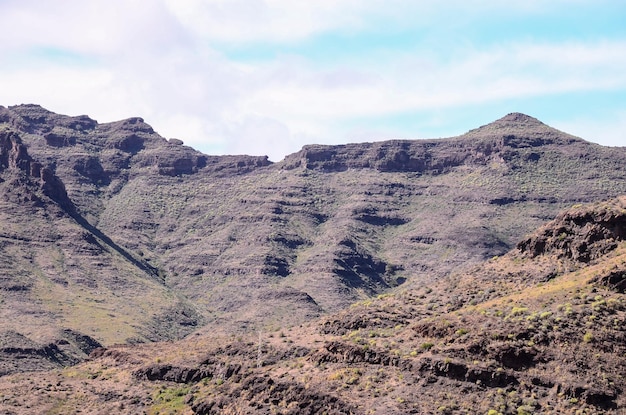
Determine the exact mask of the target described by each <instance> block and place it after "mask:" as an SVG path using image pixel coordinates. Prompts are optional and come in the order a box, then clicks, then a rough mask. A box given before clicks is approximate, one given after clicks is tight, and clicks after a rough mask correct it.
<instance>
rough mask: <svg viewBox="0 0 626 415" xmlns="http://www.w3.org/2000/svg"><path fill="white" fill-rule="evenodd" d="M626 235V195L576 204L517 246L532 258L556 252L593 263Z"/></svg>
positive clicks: (564, 256) (559, 255) (563, 256)
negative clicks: (579, 205)
mask: <svg viewBox="0 0 626 415" xmlns="http://www.w3.org/2000/svg"><path fill="white" fill-rule="evenodd" d="M625 238H626V197H620V198H618V199H615V200H612V201H610V202H605V203H601V204H597V205H595V206H592V207H582V206H581V207H574V208H572V209H570V210H568V211H566V212H564V213H562V214H560V215H559V216H557V218H556V219H555V220H553V221H552V222H550V223H548V224H547V225H545V226H544V227H542V228H541V229H539V230H538V231H537V232H536V233H535V234H533V235H532V236H531V237H530V238H528V239H525V240H523V241H521V242H520V243H519V244H518V245H517V248H518V249H519V250H520V251H521V252H522V253H526V254H527V255H529V256H531V257H536V256H538V255H550V254H554V255H556V256H557V257H560V258H568V259H572V260H574V261H578V262H589V261H590V260H593V259H596V258H599V257H600V256H602V255H604V254H606V253H607V252H609V251H611V250H613V249H615V248H616V247H617V244H618V242H619V241H623V240H624V239H625Z"/></svg>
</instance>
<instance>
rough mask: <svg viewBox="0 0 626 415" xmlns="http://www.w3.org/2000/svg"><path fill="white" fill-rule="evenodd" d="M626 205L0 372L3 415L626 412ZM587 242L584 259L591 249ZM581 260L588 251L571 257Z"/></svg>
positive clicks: (586, 211)
mask: <svg viewBox="0 0 626 415" xmlns="http://www.w3.org/2000/svg"><path fill="white" fill-rule="evenodd" d="M625 229H626V198H625V197H622V198H619V199H615V200H611V201H608V202H603V203H596V204H591V205H581V206H576V207H573V208H570V209H569V210H567V211H565V212H563V213H562V214H560V215H559V216H558V217H557V218H556V219H555V220H554V221H552V222H550V223H548V224H546V225H544V226H542V227H541V228H540V229H538V230H537V231H535V232H534V233H532V234H530V235H528V236H527V237H525V238H524V239H523V240H522V241H521V242H520V243H519V244H518V245H517V247H515V248H514V249H512V250H511V251H510V252H509V253H507V254H506V255H503V256H500V257H498V258H492V259H489V260H487V261H485V262H484V263H483V264H481V265H478V266H475V267H474V268H472V269H471V270H469V271H463V272H458V273H453V274H451V275H450V276H449V278H443V279H440V280H438V281H436V282H433V283H432V284H429V286H427V287H422V288H414V289H407V290H397V291H396V292H395V293H393V294H383V295H380V296H378V297H377V298H374V299H369V300H365V301H361V302H358V303H355V304H353V305H352V306H351V307H350V308H349V309H346V310H343V311H341V312H339V313H337V314H334V315H330V316H326V317H324V318H322V319H320V320H318V321H314V322H311V323H307V324H304V325H300V326H295V327H291V328H287V329H284V330H275V331H260V332H258V333H256V334H255V335H253V336H252V335H248V336H238V335H228V336H216V335H215V334H214V333H213V332H212V331H209V330H199V331H198V332H196V333H195V334H193V335H191V336H189V337H187V338H185V339H183V340H180V341H178V342H168V343H151V344H142V345H133V346H130V345H119V346H113V347H108V348H98V349H95V350H94V351H93V352H92V353H91V356H90V359H89V360H88V361H87V362H84V363H81V364H78V365H75V366H72V367H68V368H65V369H57V370H52V371H47V372H38V373H25V374H15V375H8V376H5V377H2V378H0V396H1V397H2V398H1V399H2V400H1V401H0V407H1V408H3V409H4V410H5V413H14V414H28V413H33V410H34V409H35V408H36V409H37V411H39V413H54V414H66V413H67V414H69V413H77V412H79V411H81V412H83V413H94V414H107V413H133V414H134V413H148V414H174V413H177V414H178V413H180V414H241V413H250V414H270V413H280V414H318V413H329V414H406V413H417V414H422V413H434V414H477V413H479V414H490V415H496V414H533V413H537V414H538V413H555V414H557V413H558V414H601V413H622V412H623V411H624V409H625V408H626V398H625V395H624V388H625V387H626V379H625V378H624V373H626V342H625V340H626V297H625V296H624V295H625V294H624V292H625V288H626V286H625V284H624V283H625V281H626V241H624V238H623V237H624V232H625ZM582 246H585V248H584V249H582V250H581V247H582ZM583 251H584V252H585V253H586V254H585V255H577V254H574V255H572V253H574V252H578V253H581V252H583Z"/></svg>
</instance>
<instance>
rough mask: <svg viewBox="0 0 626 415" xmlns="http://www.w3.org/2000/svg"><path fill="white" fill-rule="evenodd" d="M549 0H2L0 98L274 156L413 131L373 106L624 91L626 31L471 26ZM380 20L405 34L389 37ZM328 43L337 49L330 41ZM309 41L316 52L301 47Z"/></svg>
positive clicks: (420, 109) (460, 106)
mask: <svg viewBox="0 0 626 415" xmlns="http://www.w3.org/2000/svg"><path fill="white" fill-rule="evenodd" d="M544 3H545V2H540V1H531V2H514V3H506V5H502V3H501V2H496V1H494V0H490V1H487V0H483V1H480V0H476V1H467V0H466V1H457V0H453V1H452V2H451V3H449V4H450V5H451V6H450V7H451V8H452V12H450V7H446V8H442V7H441V6H440V3H439V2H436V1H434V0H433V1H424V2H414V1H408V0H387V1H385V2H383V1H382V0H370V1H365V2H363V1H356V0H332V1H331V0H318V1H315V2H309V1H294V0H264V1H262V0H245V1H244V0H229V1H225V0H206V1H200V0H176V1H174V0H163V1H153V2H143V1H139V0H128V1H121V0H113V1H106V2H105V1H102V0H94V1H90V2H84V1H77V0H64V1H62V2H61V3H59V2H43V3H41V2H38V1H34V0H20V1H11V0H5V1H3V2H0V25H2V27H3V31H2V33H1V34H0V56H2V58H0V59H2V62H1V65H0V90H1V91H2V92H3V99H4V100H6V101H5V102H2V103H0V104H2V105H12V104H16V103H22V102H35V103H40V104H42V105H44V106H46V107H48V108H49V109H51V110H53V111H56V112H61V113H67V114H82V113H87V114H89V115H91V116H93V117H94V118H96V119H98V120H99V121H101V122H103V121H114V120H117V119H121V118H126V117H130V116H142V117H144V118H145V119H146V121H147V122H149V123H151V124H152V125H153V126H154V127H155V129H156V130H157V131H158V132H159V133H161V134H162V135H164V136H166V137H177V138H181V139H183V140H184V141H185V142H186V143H187V144H190V145H193V146H194V147H196V148H199V149H201V150H203V151H207V152H211V153H218V154H220V153H251V154H264V153H269V154H268V155H269V156H270V158H271V159H273V160H279V159H281V158H282V157H283V156H284V155H285V154H287V153H289V152H293V151H297V150H298V149H299V148H300V147H301V146H302V145H304V144H308V143H311V142H318V143H338V142H345V141H347V140H349V139H351V137H357V136H358V137H361V136H362V135H363V132H367V131H378V132H379V133H380V134H381V135H382V134H383V133H384V131H391V133H393V134H394V135H405V136H416V135H418V133H419V131H417V132H416V131H415V130H409V127H410V128H415V124H413V123H408V124H402V123H399V124H396V125H395V126H391V127H390V128H389V129H383V130H380V128H379V127H378V126H376V125H373V124H370V123H369V122H370V120H371V119H378V120H381V119H383V120H384V119H385V117H387V119H388V120H397V119H400V118H403V117H404V118H405V119H406V118H410V116H411V114H415V116H416V117H417V115H419V114H422V116H423V114H437V117H439V119H445V116H443V115H442V114H443V112H444V111H464V110H466V109H467V108H470V107H471V108H475V107H478V106H481V105H491V106H493V105H494V103H499V102H507V101H510V100H519V99H542V98H543V97H547V96H555V95H565V94H569V93H577V92H581V91H624V90H625V89H626V72H624V71H623V68H624V67H626V41H624V40H622V39H619V38H617V39H616V40H611V39H609V38H604V37H594V38H580V39H576V38H571V39H569V38H568V39H566V40H559V39H552V38H549V39H548V38H545V39H544V38H542V39H539V40H538V39H536V38H533V37H529V36H523V37H516V36H517V33H513V34H511V35H510V36H508V37H506V38H502V39H498V38H496V40H492V41H490V42H488V43H485V44H483V43H480V41H479V39H478V38H472V37H471V33H472V29H474V28H476V27H481V28H482V27H483V26H488V24H489V23H490V21H489V19H490V18H493V16H496V17H495V18H496V19H498V18H501V17H502V16H505V15H506V16H511V15H514V14H516V13H518V14H521V15H528V16H535V15H539V14H544V15H545V14H549V13H550V10H551V8H554V7H556V6H550V7H548V6H544ZM557 3H558V2H557ZM59 4H62V6H59ZM569 4H570V5H571V4H574V3H571V2H570V3H569ZM575 4H576V5H582V6H584V7H591V6H592V5H593V4H596V3H593V4H592V3H591V2H588V1H582V0H581V1H578V2H576V3H575ZM551 5H553V3H551ZM582 6H581V7H582ZM559 7H563V4H560V5H559ZM486 10H489V11H490V12H489V13H486ZM490 16H491V17H490ZM555 25H556V23H555ZM557 26H558V25H557ZM387 31H389V32H397V33H400V34H401V35H403V36H404V35H406V37H407V38H408V39H409V40H408V41H407V40H406V39H403V38H401V39H400V41H401V42H400V43H394V42H397V41H398V36H395V35H394V36H390V37H385V36H386V33H385V32H387ZM449 32H450V33H449ZM451 33H452V34H451ZM466 33H467V35H466ZM460 35H462V36H467V40H463V41H462V42H458V39H459V37H458V36H460ZM513 35H515V36H513ZM401 37H402V36H401ZM425 39H426V40H425ZM461 39H465V38H464V37H461ZM372 40H376V41H378V43H377V46H376V47H371V46H370V44H369V42H371V41H372ZM337 42H339V43H340V42H346V43H345V44H338V45H335V44H336V43H337ZM374 43H376V42H374ZM233 45H234V46H233ZM277 45H287V48H286V49H284V51H282V52H278V53H274V54H269V55H268V56H267V57H264V58H263V59H245V58H242V57H237V56H233V55H232V54H231V51H232V48H233V47H234V48H241V47H243V48H247V49H249V50H254V48H256V47H259V48H269V49H270V50H274V49H273V48H278V49H275V50H278V51H281V50H282V49H280V47H278V46H277ZM303 45H306V47H303ZM333 45H335V46H336V47H337V50H338V53H335V54H324V53H323V52H324V48H325V47H327V46H333ZM333 47H334V46H333ZM307 48H309V49H307ZM315 48H318V49H321V50H322V53H321V54H319V53H318V54H316V55H307V51H310V50H313V49H315ZM399 115H402V117H399ZM498 115H501V114H498ZM391 123H392V122H391V121H389V123H388V124H389V125H391ZM382 124H385V123H384V122H382ZM359 131H360V132H361V133H360V135H357V133H358V132H359ZM371 138H375V137H371ZM371 138H370V139H371ZM380 138H385V137H382V136H381V137H380Z"/></svg>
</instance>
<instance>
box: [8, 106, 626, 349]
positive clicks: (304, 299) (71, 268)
mask: <svg viewBox="0 0 626 415" xmlns="http://www.w3.org/2000/svg"><path fill="white" fill-rule="evenodd" d="M0 129H1V130H2V134H5V135H6V134H9V135H10V134H15V135H16V137H19V140H20V141H21V142H22V143H23V147H24V150H19V151H25V152H26V153H27V154H28V157H30V158H31V159H32V160H33V163H39V164H40V165H41V171H44V170H45V171H49V172H50V174H52V176H51V177H56V178H58V181H59V183H58V184H62V185H63V188H64V189H65V192H66V195H67V198H68V200H69V202H71V206H73V208H71V209H70V208H69V207H68V206H70V205H69V204H67V206H65V207H64V206H63V205H62V204H58V203H56V202H55V203H52V202H50V201H49V200H48V199H45V203H44V205H45V208H46V209H51V210H52V211H55V212H58V211H59V209H60V210H62V211H64V212H65V214H66V215H65V216H63V215H61V216H62V218H61V220H59V221H58V223H55V222H54V221H53V220H52V219H50V218H51V217H55V215H57V213H55V214H50V213H46V214H45V215H44V214H42V216H41V217H39V216H34V217H35V218H37V221H39V222H36V224H37V227H38V232H39V233H41V234H46V232H48V233H50V234H54V235H57V234H60V235H64V233H65V232H67V235H71V236H69V237H62V238H61V239H60V241H61V242H59V240H55V239H50V240H47V241H43V242H42V243H41V246H37V247H35V248H31V247H30V246H29V245H27V244H26V243H25V244H24V245H19V246H20V247H23V248H24V250H25V252H27V251H29V250H34V252H35V254H34V257H35V258H37V260H36V261H33V260H32V259H31V258H30V257H29V256H28V255H22V254H17V253H15V252H16V250H17V249H18V248H17V246H18V245H12V247H11V248H10V250H9V248H7V247H4V248H3V250H2V251H0V253H2V255H3V267H4V268H5V269H6V273H7V278H8V279H9V280H12V279H14V280H16V281H20V278H25V275H26V274H28V275H29V276H30V277H28V278H29V279H28V284H31V285H29V286H33V287H36V289H33V290H30V291H29V290H25V291H23V292H21V294H19V295H20V296H21V297H19V298H20V299H19V304H21V305H22V306H23V305H24V304H26V303H28V302H29V301H30V302H32V303H34V304H38V305H37V310H39V311H38V312H41V313H43V314H44V315H46V316H47V318H49V320H45V324H47V325H48V326H49V327H50V330H48V334H47V336H48V338H46V339H43V338H42V339H41V341H42V342H47V341H49V340H50V339H52V340H53V341H54V337H55V336H57V337H56V339H57V340H61V338H60V337H59V335H58V334H54V333H60V332H63V330H66V329H68V330H73V331H74V332H77V333H81V334H82V335H87V336H89V337H90V338H93V339H94V341H97V342H99V343H101V344H103V345H105V346H108V345H111V344H113V343H120V342H121V343H137V342H148V341H155V340H165V339H178V338H181V337H184V336H185V335H188V334H189V333H192V332H194V331H197V330H198V329H200V328H201V327H203V326H206V328H207V330H215V331H216V332H224V333H225V334H229V333H238V334H241V333H249V332H256V331H257V330H270V329H271V328H276V327H291V326H294V325H299V324H301V323H303V322H306V321H309V320H311V319H315V318H318V317H320V316H322V315H324V314H326V313H331V312H337V311H339V310H342V309H344V308H346V307H348V306H349V305H350V304H353V303H354V302H357V301H361V300H366V299H368V298H371V297H375V296H377V295H384V294H385V293H387V292H389V291H390V290H394V289H397V287H405V288H411V287H413V288H419V287H423V286H427V285H429V284H431V283H434V282H436V281H438V280H439V279H441V278H444V277H445V276H447V275H449V274H450V273H451V272H456V271H459V270H461V269H465V268H467V267H471V266H474V265H476V264H478V263H480V262H482V261H484V260H485V259H488V258H491V257H493V256H495V255H503V254H504V253H506V252H507V251H508V250H509V249H511V248H513V247H514V246H515V244H516V243H518V242H519V238H520V237H521V236H522V235H523V234H525V233H527V232H529V231H530V230H532V229H534V228H536V227H538V226H539V225H540V224H542V223H543V222H545V221H546V220H547V219H549V218H552V217H553V216H554V215H555V214H556V213H557V212H558V211H559V210H560V209H563V208H566V207H568V206H571V205H572V204H574V203H580V202H590V201H594V200H600V199H607V198H610V197H615V196H618V195H620V194H626V180H625V178H626V171H625V169H624V166H625V165H626V149H624V148H617V149H607V148H605V147H602V146H599V145H597V144H592V143H588V142H586V141H584V140H582V139H578V138H575V137H572V136H570V135H568V134H566V133H562V132H559V131H558V130H554V129H552V128H550V127H548V126H546V125H545V124H543V123H541V122H539V121H537V120H535V119H533V118H532V117H528V116H522V115H520V114H510V115H507V116H505V117H503V118H501V119H500V120H498V121H496V122H494V123H491V124H488V125H487V126H483V127H480V128H478V129H476V130H472V131H470V132H468V133H467V134H465V135H462V136H459V137H453V138H450V139H437V140H415V141H398V140H392V141H387V142H375V143H362V144H346V145H342V146H308V147H306V146H305V148H303V150H301V151H300V152H297V153H294V154H292V155H290V156H287V157H286V158H285V159H284V160H283V161H281V162H278V163H271V162H269V161H268V160H267V157H258V156H210V155H204V154H202V153H200V152H198V151H196V150H194V149H192V148H190V147H187V146H185V145H183V144H182V143H181V142H180V140H175V139H170V140H166V139H165V138H163V137H161V136H159V135H158V134H157V133H156V132H154V130H153V129H152V127H150V126H149V125H148V124H146V123H145V122H144V120H143V119H141V118H138V117H135V118H129V119H126V120H122V121H117V122H112V123H105V124H98V123H97V122H96V121H95V120H93V119H91V118H89V117H88V116H78V117H67V116H62V115H58V114H54V113H52V112H50V111H47V110H45V109H43V108H41V107H39V106H36V105H23V106H16V107H9V108H4V107H1V108H0ZM7 148H8V147H7ZM11 148H13V147H11ZM20 148H21V147H20ZM3 151H4V150H3ZM7 151H9V150H7ZM5 153H6V152H3V153H2V154H5ZM6 154H9V153H6ZM3 157H4V156H3ZM7 157H8V158H7V160H8V159H9V158H10V157H13V156H7ZM7 163H8V162H7ZM13 170H15V169H13ZM13 170H12V171H13ZM2 174H3V175H5V176H3V177H2V178H3V179H4V178H5V177H8V175H12V174H13V173H11V172H8V171H6V170H4V171H3V172H2ZM33 180H34V179H33ZM37 180H39V179H37ZM6 183H8V182H5V184H6ZM37 183H39V182H37ZM50 183H52V182H50ZM33 186H34V188H35V189H36V191H35V193H37V192H39V191H41V189H40V186H41V184H33ZM7 189H8V188H7ZM37 189H38V190H37ZM11 190H12V188H11ZM11 190H7V194H9V195H14V194H15V192H12V191H11ZM44 196H45V195H44ZM59 200H61V199H59ZM7 203H8V202H7ZM23 203H25V202H24V201H20V200H14V201H13V202H11V203H10V204H7V205H5V208H6V209H7V212H9V211H10V212H17V213H18V215H17V216H16V217H12V216H10V215H9V214H8V213H7V214H6V215H5V220H4V222H3V224H2V226H3V228H4V229H1V231H2V232H5V230H6V228H9V227H13V228H15V229H18V230H19V231H20V232H21V233H22V234H27V233H33V230H32V229H33V228H34V223H35V222H33V221H32V220H31V221H30V222H31V223H29V220H28V219H27V218H25V217H23V212H24V211H22V215H20V210H21V209H23V207H24V205H23ZM72 209H73V211H72ZM69 212H73V213H71V214H70V213H69ZM46 215H47V216H46ZM61 225H62V226H63V228H62V229H57V228H56V227H58V226H61ZM115 247H118V248H119V249H115ZM137 265H141V266H139V267H138V266H137ZM20 267H21V268H20ZM15 269H22V270H23V273H22V274H20V275H19V276H18V275H17V274H19V273H16V272H17V271H15ZM20 272H22V271H20ZM18 277H19V278H18ZM28 284H27V285H28ZM18 285H19V284H18ZM16 286H17V285H16ZM8 293H9V294H7V295H8V296H13V297H15V298H18V295H17V293H16V292H11V291H10V290H9V291H8ZM76 293H78V294H76ZM138 293H141V294H143V295H139V294H138ZM13 297H10V298H13ZM16 301H17V300H16ZM29 304H30V303H29ZM29 307H30V305H29ZM118 310H123V312H120V311H118ZM111 316H112V317H111ZM10 321H11V320H10V319H6V320H5V322H4V323H3V326H2V327H0V329H2V330H6V332H7V333H13V332H17V333H18V334H22V335H25V336H26V337H29V338H32V337H33V335H32V333H31V332H28V333H22V332H21V331H20V330H22V328H21V327H22V326H24V325H23V324H22V325H20V324H18V323H15V324H13V323H11V324H10V323H9V322H10ZM43 321H44V320H42V324H40V326H39V327H41V326H42V325H43ZM113 323H114V324H113ZM29 324H30V320H29ZM52 332H54V333H52ZM7 338H11V339H14V338H15V336H13V335H12V334H11V335H7ZM32 340H34V341H39V340H40V339H36V338H35V339H32Z"/></svg>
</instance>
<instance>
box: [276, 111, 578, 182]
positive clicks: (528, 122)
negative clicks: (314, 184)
mask: <svg viewBox="0 0 626 415" xmlns="http://www.w3.org/2000/svg"><path fill="white" fill-rule="evenodd" d="M586 145H588V143H585V142H584V141H583V140H581V139H578V138H575V137H573V136H569V135H567V134H565V133H562V132H560V131H558V130H555V129H553V128H551V127H549V126H547V125H545V124H543V123H541V122H540V121H538V120H537V119H535V118H532V117H529V116H527V115H524V114H519V113H512V114H509V115H507V116H505V117H503V118H501V119H499V120H497V121H495V122H493V123H491V124H489V125H486V126H483V127H480V128H478V129H476V130H472V131H470V132H468V133H467V134H465V135H463V136H461V137H458V138H453V139H444V140H441V139H440V140H392V141H385V142H377V143H361V144H347V145H339V146H322V145H309V146H305V147H304V148H303V149H302V150H301V151H299V152H298V153H295V154H292V155H290V156H287V158H286V159H285V161H284V164H283V168H285V169H294V168H298V167H304V168H306V169H311V170H321V171H325V172H332V171H335V172H337V171H345V170H347V169H364V168H367V169H375V170H377V171H381V172H414V173H421V174H443V173H446V172H449V171H451V170H452V169H454V168H456V167H459V166H464V165H466V166H486V165H488V164H489V163H492V162H502V161H507V160H508V159H510V158H512V157H514V156H515V155H516V154H517V152H518V151H519V150H520V149H525V150H528V149H532V148H538V149H539V150H540V151H545V149H546V148H550V147H552V148H555V147H559V146H561V147H566V146H574V147H578V148H584V147H585V146H586ZM537 157H539V155H538V154H536V155H535V156H534V161H537ZM531 158H533V156H531Z"/></svg>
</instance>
